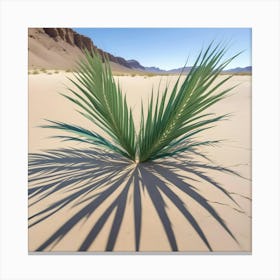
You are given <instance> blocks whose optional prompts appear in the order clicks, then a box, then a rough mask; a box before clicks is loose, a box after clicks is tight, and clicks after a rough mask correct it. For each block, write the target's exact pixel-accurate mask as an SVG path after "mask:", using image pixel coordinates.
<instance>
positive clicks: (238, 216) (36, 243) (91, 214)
mask: <svg viewBox="0 0 280 280" xmlns="http://www.w3.org/2000/svg"><path fill="white" fill-rule="evenodd" d="M67 76H71V74H65V73H62V72H61V73H59V74H54V75H47V74H43V73H41V74H38V75H29V153H42V150H52V149H65V148H69V147H73V148H75V149H76V150H84V149H87V148H88V146H83V145H80V144H79V145H78V144H75V143H70V142H59V141H58V139H52V138H48V137H49V136H51V135H55V134H57V133H58V132H57V131H53V130H51V129H43V128H40V127H38V126H39V125H41V124H44V119H50V120H59V121H67V122H69V123H75V124H79V125H83V126H84V127H87V128H89V129H90V128H92V129H94V130H96V131H97V132H100V133H101V134H102V131H100V129H98V128H94V127H93V126H92V124H91V123H89V121H87V120H85V119H84V118H83V117H82V116H81V115H79V114H78V113H77V112H76V111H75V108H74V107H73V105H72V104H71V103H70V102H69V101H67V100H66V99H65V98H64V97H62V96H61V95H59V92H63V93H65V92H66V89H65V86H67V85H69V81H68V80H67V78H66V77H67ZM116 79H117V80H119V81H120V84H121V86H122V89H123V92H124V93H126V94H127V100H128V103H129V105H130V106H131V107H132V108H133V114H134V119H135V122H136V123H139V121H140V120H139V115H140V101H141V99H143V100H147V98H148V97H149V96H150V94H151V88H152V86H153V85H154V87H155V88H156V87H157V85H158V84H159V82H160V80H162V81H161V83H162V84H163V85H164V82H165V81H166V80H167V79H168V80H171V85H172V84H173V83H174V82H175V79H176V77H158V76H155V77H143V76H136V77H129V76H125V77H116ZM238 83H241V84H240V85H239V86H238V87H237V88H236V89H234V90H233V91H232V94H231V95H230V96H229V97H228V98H226V99H225V100H223V101H221V102H220V103H219V104H217V105H215V106H214V107H213V108H212V109H211V111H214V112H216V113H218V114H223V113H229V112H230V113H232V117H231V118H230V120H228V121H223V122H221V123H220V124H219V125H218V126H217V127H215V128H213V129H212V130H209V131H207V133H206V132H205V133H204V134H203V135H201V136H200V137H201V138H203V139H225V141H224V142H223V143H221V144H220V146H218V147H207V148H204V152H205V153H206V154H207V156H209V157H210V158H211V159H213V160H214V162H215V163H216V164H217V165H219V166H225V167H231V168H233V169H234V170H236V171H238V172H240V174H241V175H242V176H244V177H246V178H248V179H250V177H251V77H250V76H235V77H233V78H232V80H231V81H230V82H229V83H228V84H227V85H226V86H227V87H230V86H232V85H234V84H238ZM88 154H89V152H88ZM69 157H70V156H69ZM61 160H62V158H61ZM63 160H64V164H67V160H69V158H68V159H66V158H64V159H63ZM180 160H184V158H181V159H180ZM195 160H197V161H198V160H199V162H201V163H203V164H205V163H206V161H205V160H204V159H201V158H195ZM85 161H86V164H85V166H86V167H85V170H80V169H79V170H78V169H75V172H77V173H74V171H73V172H72V173H69V174H71V175H69V176H70V177H71V178H72V179H73V180H77V181H76V188H75V187H74V185H71V184H70V183H69V186H68V187H67V184H66V185H65V188H62V187H61V189H60V190H59V191H57V192H55V193H54V194H49V195H48V196H47V197H45V198H43V199H41V200H40V201H39V202H38V203H36V204H34V205H32V203H33V202H35V201H36V199H38V197H34V198H31V199H30V200H29V204H30V205H31V206H30V207H29V216H30V217H31V216H32V215H35V214H36V213H38V212H40V211H44V209H46V208H47V207H49V206H51V205H54V204H53V203H55V202H57V201H59V200H63V199H65V198H66V197H67V195H69V194H71V195H72V198H73V201H72V200H71V201H69V203H68V204H67V203H66V204H65V205H64V204H63V205H64V206H63V207H61V209H59V211H57V212H55V213H54V214H53V216H51V217H50V218H49V219H45V220H43V221H41V222H39V223H37V224H36V225H34V226H32V227H31V228H30V229H29V250H30V251H34V250H36V249H38V248H41V250H46V251H49V250H52V251H77V250H78V249H79V248H80V247H81V244H83V246H84V247H83V248H86V249H87V250H89V251H104V249H105V248H106V244H107V246H108V243H107V241H108V239H110V240H111V242H115V243H114V246H113V249H114V250H115V251H130V252H132V251H135V240H136V239H137V238H139V236H138V237H137V234H136V233H135V232H136V231H137V230H136V228H137V226H136V224H137V223H136V222H135V212H134V209H135V208H134V206H135V201H136V200H135V195H136V194H135V189H136V187H135V180H136V178H138V177H139V176H140V177H141V178H142V179H141V180H140V181H139V182H140V183H139V186H138V191H139V194H138V195H139V197H141V205H142V212H141V213H142V216H141V221H142V222H141V223H140V224H137V225H138V226H140V230H139V232H140V241H138V245H139V250H140V251H170V250H171V249H172V246H175V245H174V243H172V242H170V240H172V232H173V233H174V238H175V240H176V244H177V250H179V251H186V252H193V251H208V250H209V248H208V247H207V245H206V243H205V242H204V241H203V238H202V235H200V234H199V232H198V231H197V230H196V229H195V226H194V222H193V221H192V220H187V219H186V216H184V215H183V214H182V212H180V209H182V208H180V207H182V206H180V207H179V208H178V207H176V206H174V201H176V199H177V204H175V205H177V206H178V205H179V204H178V198H179V199H180V200H181V201H182V202H183V205H184V206H185V207H186V209H187V210H188V211H189V212H190V213H191V214H192V216H193V217H194V218H195V220H196V222H197V223H198V225H199V226H200V228H201V229H202V231H203V232H204V234H205V236H206V238H207V240H208V241H209V244H210V246H211V248H212V249H213V251H223V252H224V251H230V252H232V251H241V252H250V251H251V200H250V198H251V182H250V180H246V179H243V178H240V177H238V176H235V175H232V174H227V173H220V172H217V171H215V170H210V169H208V170H207V172H206V173H205V174H207V175H209V176H210V177H211V178H212V182H209V181H207V180H203V178H202V177H199V176H198V175H197V174H194V173H192V172H188V171H187V169H188V168H190V165H188V162H187V159H186V160H185V163H182V164H181V167H180V166H177V167H176V164H177V165H178V161H172V160H168V159H166V160H164V161H163V162H162V163H160V164H159V165H158V166H154V165H145V166H144V167H143V168H142V167H141V168H140V169H139V168H138V169H137V171H135V166H134V167H133V166H132V165H131V164H129V163H119V159H111V161H110V160H109V161H108V159H105V158H102V156H100V155H99V156H96V155H94V154H92V158H91V163H92V164H93V165H94V164H96V165H95V166H94V167H93V166H90V167H89V162H88V161H87V160H86V159H85ZM106 161H107V164H109V166H110V168H109V169H108V170H107V171H104V169H106V165H105V166H104V164H105V163H106ZM108 162H109V163H108ZM112 162H114V163H112ZM186 162H187V163H186ZM68 163H69V162H68ZM110 164H111V165H110ZM42 166H45V165H42ZM45 167H46V166H45ZM60 168H61V166H60ZM87 168H89V169H88V170H87ZM183 168H185V169H184V170H185V171H184V170H183ZM69 170H70V169H69ZM100 171H103V172H105V173H104V174H103V175H102V176H103V177H102V176H100V177H98V176H99V175H97V172H100ZM113 171H116V173H117V174H116V175H112V172H113ZM42 172H43V173H44V172H46V170H44V169H42ZM56 172H58V171H57V170H56ZM67 172H68V171H67V170H65V174H66V173H67ZM83 172H84V173H83ZM65 174H62V173H61V174H60V175H58V174H56V177H52V176H51V175H50V174H49V175H48V174H47V173H46V178H45V179H43V178H42V180H41V186H43V185H44V184H45V187H46V185H47V184H50V183H51V182H59V180H62V179H59V178H60V177H59V176H62V177H61V178H64V179H65V177H63V176H65ZM67 174H68V173H67ZM75 174H76V175H75ZM78 174H84V175H83V176H86V181H87V184H90V183H92V184H97V183H99V184H101V182H102V184H103V185H102V188H103V189H104V190H109V189H110V186H111V187H112V186H113V185H114V184H116V186H117V184H118V187H116V190H115V191H114V192H113V194H112V195H110V196H109V197H108V198H107V199H105V200H104V202H103V203H102V204H101V205H100V206H99V207H97V208H94V202H93V201H94V198H92V197H91V195H94V192H93V193H91V192H90V193H88V194H84V196H83V199H85V201H80V203H78V200H75V199H74V196H75V194H77V188H78V189H79V186H80V189H79V190H82V189H83V188H84V187H85V185H83V184H84V183H83V182H82V181H79V180H78V179H77V178H78V177H77V176H78ZM111 175H112V176H111ZM155 175H156V176H155ZM48 176H49V177H48ZM110 176H111V177H110ZM104 178H107V179H108V181H106V180H104ZM109 178H110V179H109ZM130 178H131V181H130ZM66 182H67V180H66ZM106 182H107V183H106ZM133 182H134V183H133ZM215 182H218V183H219V184H220V185H221V186H223V187H224V188H225V189H226V190H227V191H228V192H229V193H231V195H232V197H234V199H235V201H236V203H235V202H233V201H232V200H230V199H229V198H228V197H227V196H225V195H224V194H223V193H222V192H221V191H220V190H219V189H217V188H215ZM36 184H37V185H36ZM38 184H39V185H38ZM149 184H150V187H149ZM190 185H191V186H192V187H190ZM38 186H40V182H39V183H38V182H36V183H33V182H30V184H29V188H30V189H32V188H34V187H38ZM133 186H134V187H133ZM155 186H158V188H159V189H160V191H157V188H156V187H155ZM166 186H168V188H170V189H171V190H172V191H173V193H174V194H175V195H174V196H173V197H172V196H169V195H168V189H167V188H166ZM181 187H182V188H186V189H187V191H188V192H189V195H187V194H186V192H184V191H183V189H180V188H181ZM193 191H195V192H197V194H198V195H197V197H200V196H202V197H205V198H206V201H202V200H201V198H198V199H195V198H193V197H192V196H191V194H192V192H193ZM98 192H99V191H98V190H97V191H96V193H98ZM126 192H127V193H126ZM125 193H126V194H125ZM122 194H123V195H122ZM124 194H125V195H124ZM118 197H119V198H118ZM123 197H127V199H126V200H125V199H124V198H123ZM87 198H88V199H90V200H89V201H92V202H91V204H88V203H89V201H88V200H86V199H87ZM116 198H118V199H119V200H118V201H119V204H118V203H116V205H115V206H116V207H115V208H114V209H113V210H112V212H110V213H109V212H108V217H107V218H108V219H107V220H106V221H105V222H104V225H103V227H101V229H100V232H99V231H97V229H96V228H94V225H95V224H96V222H97V221H99V223H102V221H103V219H105V218H102V217H103V216H102V215H103V213H105V212H106V211H107V210H108V209H109V208H110V205H111V203H113V201H114V199H116ZM160 198H162V199H163V201H164V203H165V205H161V204H160V203H159V202H158V201H160ZM172 199H174V200H172ZM157 203H159V204H157ZM237 204H238V205H239V206H238V205H237ZM123 205H125V210H124V213H123V214H122V215H121V214H120V213H121V209H122V206H123ZM203 205H204V206H205V205H206V206H205V207H203ZM207 205H210V206H207ZM112 207H113V206H112ZM161 207H162V208H161ZM209 207H211V209H214V211H215V213H217V215H218V216H219V217H221V219H222V221H224V222H225V224H226V226H227V228H228V229H229V230H230V232H231V233H232V234H233V235H234V236H235V238H236V241H238V242H236V241H235V240H234V238H233V237H232V236H231V235H230V234H229V232H228V231H227V230H226V229H225V227H223V226H222V224H221V222H219V221H218V220H217V218H216V216H215V214H213V212H211V211H210V212H209V209H210V208H209ZM54 209H56V208H53V210H54ZM106 209H107V210H106ZM158 209H162V211H163V212H164V209H165V210H166V213H167V215H168V217H169V219H170V221H171V225H167V224H166V225H163V223H162V220H161V218H160V217H159V215H158V212H157V210H158ZM207 209H208V210H207ZM87 211H88V212H87ZM108 211H109V210H108ZM50 212H51V211H50ZM50 212H48V213H50ZM77 213H78V214H77ZM114 215H115V216H114ZM39 217H40V216H38V218H36V217H35V218H32V219H31V221H30V223H32V222H34V221H38V219H39ZM73 217H76V218H73ZM114 217H119V218H120V221H122V222H121V224H120V225H117V224H115V223H114V222H113V221H114V219H113V218H114ZM71 219H72V220H71ZM67 221H68V222H69V221H70V222H69V223H67ZM65 223H66V225H65ZM75 223H76V224H75ZM63 225H64V228H63ZM118 226H119V227H120V228H119V233H118V234H115V235H114V230H115V231H116V229H117V227H118ZM135 226H136V227H135ZM168 227H169V229H168ZM66 228H68V229H71V230H69V232H67V231H65V230H66ZM66 233H67V234H66ZM93 233H98V234H97V235H96V237H94V238H93ZM60 234H61V235H60ZM168 234H169V236H168ZM50 237H51V238H50ZM60 237H63V238H62V239H59V238H60ZM52 238H53V239H52ZM56 238H57V239H56ZM58 240H59V242H56V241H58ZM85 240H87V242H86V241H85ZM93 240H94V241H93ZM42 244H44V246H41V245H42ZM40 246H41V247H40ZM109 247H110V246H109ZM173 249H174V247H173Z"/></svg>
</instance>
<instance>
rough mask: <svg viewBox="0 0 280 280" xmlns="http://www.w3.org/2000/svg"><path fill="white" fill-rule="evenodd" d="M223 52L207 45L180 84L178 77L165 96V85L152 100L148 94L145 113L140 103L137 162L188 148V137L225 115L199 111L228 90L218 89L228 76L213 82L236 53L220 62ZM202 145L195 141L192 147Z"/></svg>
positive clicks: (222, 49)
mask: <svg viewBox="0 0 280 280" xmlns="http://www.w3.org/2000/svg"><path fill="white" fill-rule="evenodd" d="M224 54H225V49H224V48H220V47H219V45H218V46H216V47H214V48H213V47H212V45H210V46H209V47H208V48H207V50H206V51H205V52H200V54H199V56H198V58H197V59H196V61H195V64H194V66H193V67H192V68H191V71H190V72H189V74H188V75H187V76H186V78H185V80H184V81H183V82H182V85H181V86H179V82H180V78H181V76H180V77H179V78H178V79H177V81H176V83H175V85H174V87H173V89H172V91H171V94H170V96H169V98H168V87H166V88H165V90H164V92H163V95H162V97H161V98H160V95H159V93H158V94H157V97H156V99H155V100H154V98H153V95H152V97H151V99H150V102H149V106H148V111H147V113H146V115H144V109H143V106H142V117H141V125H140V132H139V136H138V143H139V161H140V162H145V161H149V160H153V159H157V158H161V157H165V156H167V155H174V154H177V153H179V152H183V151H186V150H188V149H189V148H190V147H191V146H192V145H193V144H190V143H189V142H190V140H191V137H192V136H194V135H196V134H198V133H199V132H201V131H203V130H206V129H209V128H211V127H212V126H213V125H214V124H215V123H216V122H218V121H220V120H222V119H224V118H225V117H226V116H227V115H221V116H212V114H205V113H203V112H204V111H205V110H206V109H207V108H209V107H210V106H212V105H213V104H215V103H217V102H218V101H220V100H221V99H223V98H224V97H225V95H226V94H227V93H228V92H229V91H230V90H231V89H232V88H228V89H224V90H221V86H222V85H223V84H225V83H226V82H227V81H228V80H229V79H230V78H231V76H229V77H225V78H223V80H222V81H220V82H218V83H217V84H215V85H214V83H215V81H216V79H217V78H218V76H219V74H220V73H221V72H222V70H223V69H224V68H225V67H226V66H227V65H228V64H229V63H230V62H231V61H232V60H233V59H234V58H235V57H236V56H237V55H239V54H237V55H236V56H234V57H232V58H230V59H228V60H226V61H224V62H221V60H222V57H223V56H224ZM205 144H206V143H205V142H201V143H195V145H196V146H198V145H205Z"/></svg>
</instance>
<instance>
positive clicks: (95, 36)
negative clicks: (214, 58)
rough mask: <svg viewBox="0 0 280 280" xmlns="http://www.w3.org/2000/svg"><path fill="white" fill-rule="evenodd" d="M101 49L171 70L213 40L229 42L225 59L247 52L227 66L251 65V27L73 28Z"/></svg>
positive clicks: (182, 63) (189, 63)
mask: <svg viewBox="0 0 280 280" xmlns="http://www.w3.org/2000/svg"><path fill="white" fill-rule="evenodd" d="M73 29H74V30H75V31H77V32H78V33H80V34H83V35H85V36H88V37H90V38H91V39H92V41H93V43H94V44H95V45H96V46H97V47H98V48H100V49H102V50H104V51H107V52H109V53H111V54H113V55H115V56H121V57H123V58H125V59H135V60H137V61H139V62H140V63H141V64H142V65H143V66H146V67H147V66H156V67H159V68H161V69H165V70H169V69H174V68H179V67H182V66H184V64H185V63H186V61H187V59H188V57H189V60H188V66H190V65H192V63H193V62H194V59H195V57H196V56H197V54H198V52H199V51H200V50H201V48H202V47H206V46H207V45H208V44H209V43H210V42H211V41H213V40H214V41H215V42H224V43H226V44H228V45H229V49H228V52H227V55H226V56H225V58H227V57H230V56H232V55H234V54H236V53H238V52H240V51H244V52H243V53H242V54H241V55H240V56H239V57H237V58H236V59H235V60H234V61H232V62H231V64H230V65H229V66H228V67H227V69H229V68H235V67H245V66H251V29H250V28H73Z"/></svg>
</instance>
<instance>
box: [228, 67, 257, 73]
mask: <svg viewBox="0 0 280 280" xmlns="http://www.w3.org/2000/svg"><path fill="white" fill-rule="evenodd" d="M224 72H230V73H244V72H252V66H247V67H236V68H233V69H228V70H225V71H224Z"/></svg>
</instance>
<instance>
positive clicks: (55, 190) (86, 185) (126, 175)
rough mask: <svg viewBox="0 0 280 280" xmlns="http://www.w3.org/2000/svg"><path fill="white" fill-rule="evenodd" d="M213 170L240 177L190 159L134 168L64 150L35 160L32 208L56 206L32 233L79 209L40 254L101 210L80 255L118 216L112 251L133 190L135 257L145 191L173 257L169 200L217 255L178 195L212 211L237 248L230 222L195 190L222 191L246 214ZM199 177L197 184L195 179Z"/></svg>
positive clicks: (108, 157) (34, 221)
mask: <svg viewBox="0 0 280 280" xmlns="http://www.w3.org/2000/svg"><path fill="white" fill-rule="evenodd" d="M210 169H211V170H215V171H218V172H227V173H230V174H234V175H237V174H235V172H233V171H232V170H229V169H226V168H222V167H219V166H214V165H208V164H202V163H198V162H195V161H192V160H191V159H189V158H188V159H186V160H176V159H175V160H174V159H172V160H168V159H165V160H164V161H158V162H151V163H144V164H138V165H135V164H134V163H132V162H130V161H128V160H126V159H124V158H123V157H121V156H118V155H115V154H104V152H101V151H100V152H99V151H92V150H90V149H88V150H72V149H61V150H55V151H49V152H46V153H42V154H30V155H29V192H28V195H29V207H30V208H32V207H33V206H35V205H36V204H38V203H40V202H42V201H44V200H45V199H47V198H50V197H51V198H52V201H53V203H51V204H50V205H48V206H46V207H45V208H44V209H41V210H38V211H36V212H35V214H33V215H30V216H29V227H30V228H31V227H34V226H38V225H39V224H40V223H42V222H44V221H45V220H47V219H55V218H56V217H55V214H56V213H58V212H59V211H61V210H63V209H65V207H66V206H67V205H68V206H71V207H72V208H75V207H77V206H79V208H77V209H78V210H77V212H76V213H75V214H74V215H72V216H71V217H70V218H69V219H66V220H65V221H64V223H63V224H61V225H60V226H59V227H58V228H57V229H56V230H55V231H54V232H53V233H52V234H51V235H50V236H49V237H48V238H47V239H46V240H45V241H44V242H43V243H42V244H41V245H40V246H39V247H38V248H37V249H36V251H51V250H52V249H54V247H55V246H56V245H57V244H58V243H59V242H60V241H61V240H62V239H63V238H64V237H65V236H66V235H67V234H68V233H69V231H71V230H72V229H73V228H74V227H75V226H77V224H78V223H79V222H81V221H84V220H85V219H88V218H89V217H91V215H93V214H94V213H95V211H96V210H97V209H99V210H101V214H100V217H99V218H97V220H96V221H95V222H94V224H93V225H92V228H91V229H90V230H89V232H88V233H87V234H86V236H85V237H84V239H83V241H82V243H81V244H80V247H79V249H78V251H88V250H90V247H91V245H92V244H93V243H94V242H95V240H96V238H97V236H98V235H99V234H100V232H101V231H102V229H103V228H104V226H105V224H106V223H107V221H108V219H109V217H111V216H113V222H112V224H111V227H110V231H109V235H108V239H107V242H106V247H105V251H113V250H114V247H115V244H116V241H117V238H118V235H119V232H120V229H121V226H122V224H123V219H124V215H125V212H126V211H128V209H127V207H126V205H127V203H128V194H129V191H130V190H131V193H132V201H133V218H134V239H135V251H139V250H140V243H141V230H142V223H143V220H144V219H145V217H144V216H143V214H142V201H143V197H142V196H143V194H142V193H143V190H144V191H146V193H148V195H149V198H150V200H151V202H152V203H153V206H154V209H155V211H156V213H157V215H158V216H159V219H160V221H161V224H162V226H163V229H164V232H165V234H166V236H167V239H168V242H169V245H170V248H171V250H172V251H178V250H179V248H178V244H177V240H176V232H174V229H173V227H172V220H171V219H170V217H169V213H168V209H167V207H166V198H168V199H169V201H171V202H172V205H173V207H175V208H177V209H178V210H179V212H180V213H181V214H182V215H183V216H184V217H185V219H186V221H188V223H189V224H190V225H191V226H192V228H193V229H194V231H195V232H196V233H197V235H198V236H199V238H200V239H201V241H202V242H203V243H204V244H205V247H206V248H207V249H208V250H209V251H212V250H213V249H212V246H211V244H210V241H209V240H208V238H207V236H206V234H205V232H204V231H203V228H202V227H201V225H199V223H198V221H197V220H196V219H195V217H194V215H193V214H192V209H188V207H187V206H186V205H185V203H184V201H183V200H182V198H181V197H179V196H178V194H176V192H174V191H173V190H174V189H178V190H180V191H181V192H183V193H184V194H185V195H186V196H188V197H189V198H191V199H192V200H193V201H195V202H196V203H197V205H198V206H199V207H201V208H203V209H204V210H205V211H207V212H208V213H209V214H210V215H211V216H212V217H213V218H214V219H215V221H216V222H217V223H218V224H219V225H220V226H221V227H222V228H223V229H224V231H225V232H226V233H227V234H228V235H229V236H231V238H232V239H233V240H235V241H236V242H237V243H238V240H237V239H236V237H235V236H234V234H233V233H232V231H231V230H230V229H229V227H228V226H227V224H226V221H224V220H223V219H222V217H221V216H220V214H219V213H218V212H217V211H216V210H215V209H214V207H213V206H212V205H211V204H210V203H209V201H208V200H207V198H206V197H203V196H202V195H201V194H200V193H199V190H198V189H197V188H196V186H195V185H197V183H199V181H205V182H207V183H208V184H209V186H211V187H213V189H215V190H216V191H220V192H221V193H222V194H223V195H224V196H225V197H226V198H227V199H228V200H229V202H230V201H232V202H234V203H235V204H236V205H237V207H238V208H233V207H232V209H235V210H236V211H237V212H240V213H243V211H242V209H241V208H240V206H239V205H238V203H237V202H236V200H234V199H233V197H232V195H231V193H229V192H228V191H227V190H226V189H225V188H223V187H222V186H221V185H220V184H219V183H217V182H215V181H214V180H213V179H211V178H210V177H209V176H208V175H206V174H205V172H206V171H207V170H210ZM178 171H180V172H178ZM182 171H183V172H182ZM182 174H184V175H182ZM194 176H195V177H197V178H198V179H194ZM170 185H172V188H170ZM141 187H142V188H143V190H142V191H141ZM61 193H63V194H64V197H63V198H59V197H60V196H59V194H61ZM216 203H219V202H216ZM221 204H223V203H221ZM104 205H106V207H104ZM223 205H226V204H223ZM101 206H103V207H101ZM186 234H187V233H186Z"/></svg>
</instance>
